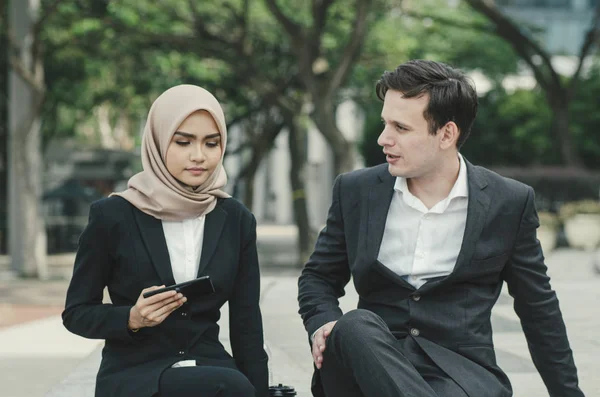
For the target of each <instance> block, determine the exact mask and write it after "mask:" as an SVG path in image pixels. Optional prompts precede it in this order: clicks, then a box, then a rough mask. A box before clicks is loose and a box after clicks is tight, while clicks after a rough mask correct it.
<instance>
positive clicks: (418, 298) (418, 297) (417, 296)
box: [412, 294, 421, 302]
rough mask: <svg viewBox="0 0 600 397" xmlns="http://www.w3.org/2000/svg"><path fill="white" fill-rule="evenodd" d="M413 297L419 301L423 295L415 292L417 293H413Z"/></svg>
mask: <svg viewBox="0 0 600 397" xmlns="http://www.w3.org/2000/svg"><path fill="white" fill-rule="evenodd" d="M412 299H413V300H414V301H415V302H418V301H420V300H421V295H419V294H415V295H413V296H412Z"/></svg>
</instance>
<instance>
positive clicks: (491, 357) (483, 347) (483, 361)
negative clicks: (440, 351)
mask: <svg viewBox="0 0 600 397" xmlns="http://www.w3.org/2000/svg"><path fill="white" fill-rule="evenodd" d="M458 353H459V354H460V355H461V356H463V357H466V358H468V359H469V360H471V361H473V362H475V363H477V364H479V365H481V366H482V367H485V368H489V367H495V366H496V352H495V351H494V346H492V345H487V344H473V345H458Z"/></svg>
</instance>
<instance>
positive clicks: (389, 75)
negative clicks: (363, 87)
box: [375, 59, 477, 148]
mask: <svg viewBox="0 0 600 397" xmlns="http://www.w3.org/2000/svg"><path fill="white" fill-rule="evenodd" d="M388 90H394V91H400V92H402V94H404V97H406V98H415V97H421V96H423V95H425V94H429V104H428V105H427V108H426V109H425V111H424V112H423V116H424V117H425V120H427V124H428V125H429V133H430V134H432V135H435V134H436V132H437V130H438V129H440V128H441V127H443V126H444V125H445V124H446V123H447V122H449V121H453V122H454V123H456V125H457V126H458V129H459V130H460V136H459V137H458V140H457V142H456V146H457V147H458V148H460V147H461V146H462V145H463V143H465V141H466V140H467V137H468V136H469V133H470V132H471V126H472V125H473V121H474V120H475V116H476V115H477V93H476V92H475V87H474V85H473V83H472V81H471V80H470V79H469V78H468V77H467V76H465V74H464V73H463V72H461V71H460V70H457V69H454V68H452V67H450V66H448V65H446V64H443V63H440V62H434V61H426V60H421V59H416V60H412V61H408V62H406V63H403V64H402V65H400V66H398V67H397V68H396V70H394V71H393V72H389V71H386V72H384V73H383V75H382V76H381V79H379V81H378V82H377V85H376V86H375V91H376V93H377V97H378V98H379V99H381V100H382V101H383V100H384V98H385V94H386V92H387V91H388Z"/></svg>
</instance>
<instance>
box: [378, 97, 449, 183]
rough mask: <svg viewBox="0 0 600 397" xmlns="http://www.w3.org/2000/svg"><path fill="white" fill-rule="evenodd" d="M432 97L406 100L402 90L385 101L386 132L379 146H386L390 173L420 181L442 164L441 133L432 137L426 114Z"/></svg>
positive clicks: (382, 134)
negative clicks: (420, 178) (440, 162)
mask: <svg viewBox="0 0 600 397" xmlns="http://www.w3.org/2000/svg"><path fill="white" fill-rule="evenodd" d="M428 104H429V95H423V96H421V97H416V98H405V97H404V95H403V94H402V93H401V92H400V91H394V90H388V91H387V93H386V94H385V100H384V102H383V110H382V111H381V119H382V121H383V123H384V128H383V131H382V132H381V135H379V138H378V139H377V143H378V144H379V146H382V147H383V152H384V153H385V154H386V160H387V162H388V164H389V171H390V174H392V175H393V176H400V177H403V178H419V177H422V176H424V175H427V174H429V173H431V172H432V171H434V170H435V169H436V167H437V166H438V164H439V160H440V159H439V157H440V156H439V154H440V136H441V135H442V134H441V133H438V134H436V135H431V134H430V133H429V128H428V123H427V120H425V117H424V116H423V112H424V111H425V109H426V108H427V105H428Z"/></svg>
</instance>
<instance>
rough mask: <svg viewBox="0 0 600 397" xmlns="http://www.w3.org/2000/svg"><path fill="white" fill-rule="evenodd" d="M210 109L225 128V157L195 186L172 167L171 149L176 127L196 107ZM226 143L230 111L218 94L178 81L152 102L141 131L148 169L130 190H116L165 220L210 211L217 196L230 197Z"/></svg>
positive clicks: (133, 181) (132, 182)
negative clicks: (169, 163)
mask: <svg viewBox="0 0 600 397" xmlns="http://www.w3.org/2000/svg"><path fill="white" fill-rule="evenodd" d="M198 110H205V111H207V112H208V113H209V114H210V115H211V116H212V117H213V119H214V120H215V123H216V124H217V127H218V129H219V132H220V133H221V148H222V150H221V160H220V161H219V164H218V165H217V167H216V168H215V170H214V171H213V173H212V174H211V175H210V176H209V177H208V179H207V180H206V181H205V182H204V183H203V184H202V185H200V186H198V187H196V188H191V187H188V186H185V185H183V184H182V183H181V182H179V181H178V180H177V179H175V178H174V177H173V176H172V175H171V174H170V173H169V171H168V170H167V166H166V155H167V149H168V147H169V144H170V142H171V139H172V137H173V134H175V131H177V128H179V126H180V125H181V123H183V121H184V120H185V119H186V118H187V117H188V116H189V115H191V114H192V113H194V112H196V111H198ZM226 144H227V126H226V124H225V115H224V114H223V109H222V108H221V105H220V104H219V102H218V101H217V99H216V98H215V97H214V96H213V95H212V94H211V93H210V92H208V91H207V90H205V89H204V88H201V87H198V86H194V85H188V84H183V85H178V86H175V87H172V88H170V89H168V90H167V91H165V92H164V93H162V94H161V95H160V96H159V97H158V98H157V99H156V100H155V101H154V103H153V104H152V107H151V108H150V111H149V112H148V119H147V121H146V126H145V127H144V133H143V137H142V167H143V171H142V172H140V173H138V174H135V175H134V176H132V177H131V178H130V179H129V182H128V183H127V188H128V189H127V190H125V191H123V192H120V193H112V194H111V196H121V197H123V198H124V199H125V200H127V201H129V202H130V203H131V204H132V205H134V206H135V207H136V208H138V209H139V210H140V211H142V212H144V213H146V214H148V215H151V216H153V217H155V218H157V219H160V220H165V221H181V220H184V219H188V218H194V217H198V216H201V215H206V214H208V213H209V212H211V211H212V210H213V209H214V208H215V205H216V204H217V198H221V197H222V198H227V197H230V196H229V194H227V193H225V192H224V191H222V190H220V189H221V188H222V187H223V186H225V184H226V183H227V174H226V173H225V169H224V168H223V156H224V154H225V147H226Z"/></svg>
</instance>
